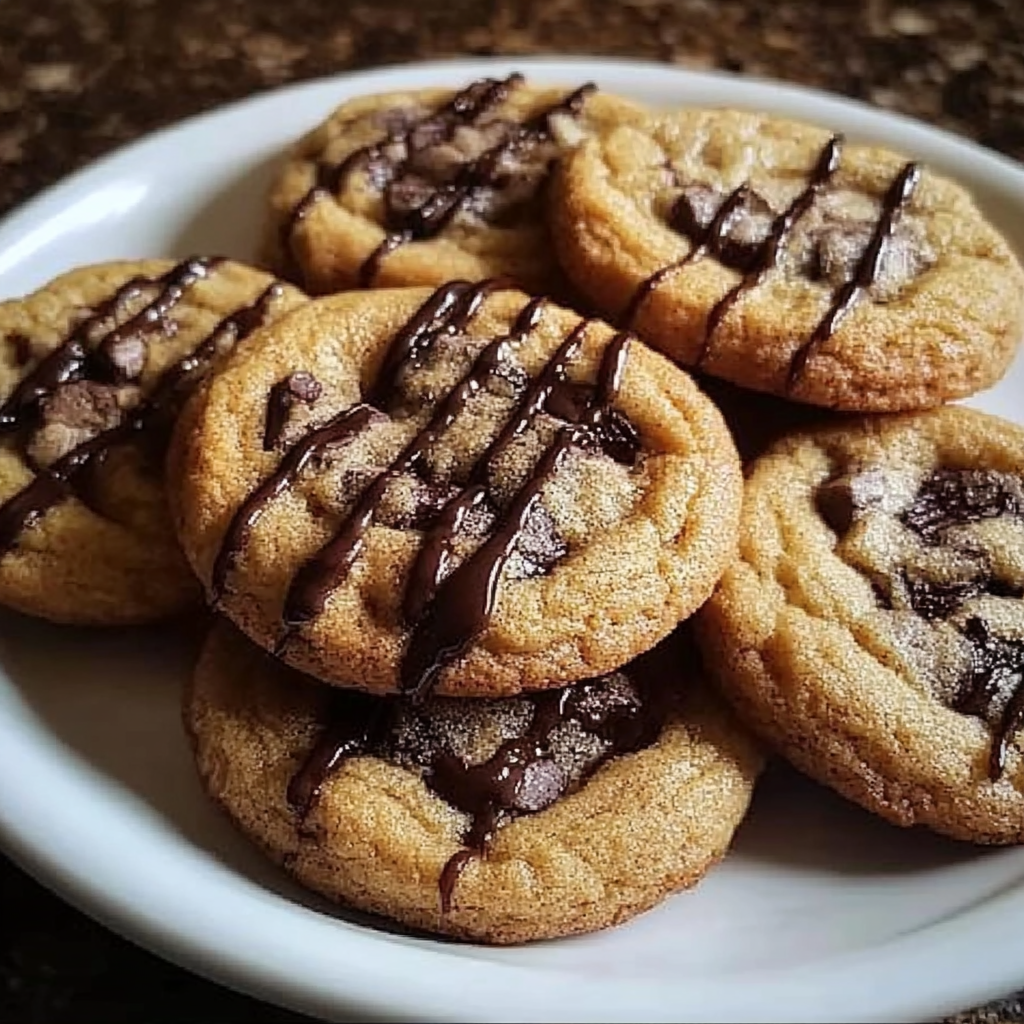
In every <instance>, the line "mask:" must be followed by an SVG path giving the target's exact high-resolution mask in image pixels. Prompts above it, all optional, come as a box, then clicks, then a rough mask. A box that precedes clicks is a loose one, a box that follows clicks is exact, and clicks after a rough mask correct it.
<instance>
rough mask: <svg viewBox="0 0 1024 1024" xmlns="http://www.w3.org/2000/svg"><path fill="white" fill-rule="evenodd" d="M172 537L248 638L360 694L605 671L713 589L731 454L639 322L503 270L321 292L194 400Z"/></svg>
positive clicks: (180, 449)
mask: <svg viewBox="0 0 1024 1024" xmlns="http://www.w3.org/2000/svg"><path fill="white" fill-rule="evenodd" d="M170 477H171V481H172V486H171V493H172V500H173V501H174V504H175V507H176V515H177V522H178V528H179V535H180V538H181V542H182V545H183V547H184V549H185V552H186V554H187V555H188V557H189V559H190V561H191V563H192V565H193V567H194V568H195V570H196V572H197V574H198V575H199V577H200V579H201V580H202V581H203V583H204V584H205V585H206V587H207V590H208V593H209V595H210V597H211V599H212V601H213V602H214V603H215V605H216V606H217V607H218V608H219V609H221V610H222V611H223V612H224V613H225V614H226V615H227V616H228V617H229V618H231V619H232V620H233V621H234V622H236V623H237V624H238V625H239V626H240V628H241V629H242V630H243V631H244V632H246V633H247V634H248V635H249V636H250V637H251V638H252V639H254V640H255V641H256V642H257V643H259V644H260V645H261V646H263V647H265V648H268V649H276V650H278V651H279V653H280V656H281V657H282V658H283V659H284V660H285V661H286V662H288V663H290V664H292V665H294V666H295V667H297V668H299V669H302V670H303V671H306V672H309V673H310V674H311V675H313V676H315V677H317V678H320V679H324V680H326V681H328V682H334V683H337V684H339V685H343V686H344V685H355V686H358V687H361V688H364V689H366V690H370V691H374V692H395V691H399V690H402V691H405V692H411V693H414V694H420V695H422V694H424V693H426V692H427V691H429V690H431V689H433V688H435V687H437V688H438V689H439V692H442V693H445V694H449V695H477V696H499V695H508V694H514V693H518V692H519V691H521V690H533V689H539V688H545V687H551V686H558V685H562V684H564V683H567V682H571V681H573V680H574V679H580V678H588V677H590V676H594V675H600V674H603V673H606V672H609V671H613V670H614V669H616V668H618V667H619V666H621V665H622V664H624V663H625V662H626V661H628V660H629V659H630V658H632V657H634V656H635V655H637V654H639V653H641V652H642V651H644V650H647V649H648V648H649V647H650V646H651V645H652V644H654V643H655V642H657V641H658V640H659V639H661V638H662V637H664V636H665V635H666V634H667V633H669V632H670V631H671V630H672V629H673V628H674V627H675V625H676V623H677V622H679V620H680V619H682V618H684V617H685V616H687V615H689V614H690V613H691V612H692V611H693V610H694V609H695V608H696V607H698V606H699V604H700V603H701V602H702V601H703V600H704V599H705V598H706V597H707V595H708V594H709V593H710V591H711V588H712V587H713V585H714V582H715V580H716V579H717V578H718V576H719V574H720V573H721V571H722V569H723V568H724V566H725V564H726V563H727V561H728V560H729V558H730V557H731V555H732V553H733V551H734V545H735V531H736V523H737V520H738V515H739V501H740V490H741V478H740V469H739V461H738V457H737V454H736V451H735V448H734V446H733V444H732V442H731V440H730V438H729V435H728V432H727V430H726V428H725V426H724V424H723V422H722V420H721V418H720V416H719V415H718V413H717V411H716V410H715V408H714V406H713V405H712V404H711V403H710V402H709V401H708V400H707V399H706V398H705V397H704V396H703V395H702V394H701V393H700V392H699V391H698V389H697V388H696V387H695V386H694V385H693V383H692V382H691V381H690V379H689V378H688V377H687V376H686V374H685V373H683V372H682V371H680V370H678V369H676V368H675V367H673V366H672V365H671V364H670V363H669V362H668V361H667V360H665V359H663V358H662V357H660V356H658V355H656V354H655V353H653V352H651V351H650V350H649V349H647V348H646V347H645V346H644V345H643V344H642V343H640V342H638V341H636V340H635V339H633V338H631V337H630V336H628V335H626V334H622V333H616V332H615V331H614V330H612V329H611V328H609V327H608V326H606V325H604V324H602V323H600V322H597V321H587V320H584V319H582V318H581V317H579V316H578V315H577V314H574V313H571V312H569V311H568V310H565V309H561V308H559V307H557V306H555V305H553V304H551V303H549V302H547V301H545V300H540V299H534V300H530V299H528V298H527V296H525V295H523V294H522V293H520V292H515V291H502V290H500V289H499V288H498V287H497V286H496V285H493V284H487V283H484V284H480V285H470V284H468V283H465V282H456V283H453V284H450V285H446V286H443V287H442V288H439V289H437V290H436V291H434V292H430V291H429V290H424V289H404V290H381V291H375V292H365V293H353V294H343V295H338V296H334V297H332V298H329V299H321V300H317V301H315V302H313V303H312V304H311V305H309V306H308V307H307V308H306V309H304V310H299V311H298V312H297V313H296V314H295V315H292V316H289V317H288V318H286V319H285V320H282V321H281V322H280V323H279V324H278V325H277V326H276V328H275V329H274V330H273V331H271V332H269V335H268V336H266V337H265V339H264V343H263V344H262V345H261V346H260V348H259V350H258V351H256V350H249V351H241V352H239V353H238V356H237V358H235V359H233V360H232V361H231V362H230V364H229V365H228V366H227V368H226V369H225V371H224V372H223V373H222V374H220V375H219V376H218V377H217V379H216V380H215V381H214V382H213V383H212V384H211V386H210V388H209V389H208V390H206V391H205V392H204V393H203V395H202V396H201V398H200V399H199V400H198V401H196V402H194V403H192V404H191V405H190V406H189V407H188V409H187V410H186V412H185V414H184V415H183V417H182V419H181V421H180V423H179V429H178V431H177V434H176V440H175V444H174V446H173V450H172V459H171V469H170Z"/></svg>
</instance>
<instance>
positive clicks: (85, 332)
mask: <svg viewBox="0 0 1024 1024" xmlns="http://www.w3.org/2000/svg"><path fill="white" fill-rule="evenodd" d="M218 262H219V260H217V259H214V258H208V259H190V260H185V261H184V262H182V263H179V264H177V266H175V267H172V268H171V269H170V270H169V271H168V272H167V273H166V274H164V275H163V276H162V277H159V278H157V279H155V280H151V279H149V278H145V277H135V278H132V279H131V280H130V281H127V282H125V284H123V285H121V287H120V288H118V289H117V291H116V292H114V294H113V295H112V296H111V297H110V298H109V299H107V300H106V301H105V302H104V303H102V304H101V305H100V307H99V308H98V309H97V310H96V311H95V312H94V313H93V314H92V315H91V316H89V317H88V318H86V319H85V320H83V321H81V322H80V323H79V324H77V325H76V326H75V328H74V329H73V330H72V332H71V334H70V335H68V337H67V338H66V339H65V341H64V342H63V343H62V344H61V345H60V346H58V347H57V348H55V349H54V350H53V351H52V352H50V353H48V354H47V355H46V356H45V358H43V359H42V360H41V361H40V362H39V364H38V365H37V366H36V367H35V369H34V370H32V371H31V372H30V373H28V374H27V375H26V376H25V377H23V378H22V380H21V381H20V382H19V383H18V385H17V387H15V388H14V390H13V391H12V392H11V393H10V394H9V395H8V396H7V399H6V400H5V401H4V403H3V405H0V431H11V430H17V429H18V428H19V427H21V426H23V425H24V423H25V421H26V418H27V417H29V416H31V415H32V414H33V413H34V411H35V409H36V408H37V407H38V405H39V402H40V401H41V400H42V399H43V398H46V397H47V396H48V395H51V394H53V392H54V391H56V390H57V388H59V387H61V386H62V385H63V384H70V383H73V382H74V381H78V380H82V379H83V378H84V377H86V376H87V372H86V371H87V369H89V363H90V362H91V361H93V360H94V359H95V356H94V355H93V353H92V352H91V350H90V344H89V342H90V338H91V335H92V332H93V331H94V330H95V329H96V328H97V327H98V326H100V325H101V324H102V323H103V321H104V320H107V319H108V318H109V317H111V316H114V315H116V313H117V311H118V310H119V309H120V308H122V306H123V305H124V304H125V303H126V302H129V301H130V300H131V299H133V298H135V297H136V296H137V295H139V293H140V292H142V291H143V290H144V289H147V288H151V287H157V288H159V289H160V291H159V292H158V294H157V295H156V296H155V297H154V298H153V299H151V300H150V301H149V302H148V303H147V304H146V305H145V306H144V307H143V308H142V309H141V310H139V312H138V313H136V314H135V315H134V316H133V317H131V318H130V319H129V320H127V321H125V323H123V324H122V325H121V326H120V327H116V328H114V329H113V330H112V331H110V332H108V333H107V335H106V337H105V338H104V340H103V342H101V343H100V345H101V347H102V346H104V345H106V346H107V348H108V349H109V347H110V346H109V345H107V343H108V342H109V341H110V340H111V338H113V339H114V340H115V341H116V340H121V339H123V338H126V337H127V336H129V335H130V334H133V333H149V332H151V331H153V330H156V329H159V327H160V323H161V321H162V318H163V317H164V316H165V315H166V314H167V313H168V312H169V311H170V310H171V308H173V306H174V305H175V304H176V303H178V302H179V301H180V300H181V298H182V297H183V296H184V294H185V292H186V291H187V290H188V289H189V288H190V287H191V286H192V285H193V284H195V283H196V282H197V281H199V280H200V279H201V278H204V277H206V276H207V274H208V273H209V272H210V270H211V269H213V267H214V266H216V264H217V263H218Z"/></svg>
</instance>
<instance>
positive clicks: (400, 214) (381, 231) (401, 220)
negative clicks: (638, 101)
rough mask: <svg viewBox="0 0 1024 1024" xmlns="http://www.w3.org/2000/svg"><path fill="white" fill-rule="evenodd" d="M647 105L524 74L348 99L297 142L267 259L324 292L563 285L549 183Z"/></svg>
mask: <svg viewBox="0 0 1024 1024" xmlns="http://www.w3.org/2000/svg"><path fill="white" fill-rule="evenodd" d="M644 116H645V112H644V111H643V110H642V108H639V107H637V106H634V105H633V104H631V103H628V102H627V101H625V100H621V99H618V98H616V97H613V96H607V95H605V94H603V93H599V92H597V90H596V89H595V88H594V86H592V85H583V86H581V87H579V88H576V89H548V88H544V89H542V88H534V87H532V86H528V85H527V84H526V82H525V81H524V79H523V76H522V75H518V74H514V75H510V76H509V77H508V78H505V79H500V80H499V79H490V78H488V79H482V80H480V81H477V82H473V83H471V84H470V85H468V86H466V87H465V88H462V89H459V90H457V91H455V90H451V89H423V90H417V91H413V92H396V93H386V94H383V95H376V96H363V97H359V98H357V99H353V100H349V101H348V102H346V103H343V104H342V105H341V106H340V107H339V108H338V109H337V110H335V111H334V113H332V114H331V116H330V117H329V118H328V119H327V121H325V122H324V124H322V125H321V126H320V127H319V128H317V129H315V130H314V131H312V132H311V133H309V134H308V135H306V136H305V137H304V138H303V139H302V140H301V141H300V142H299V143H298V144H297V145H296V147H295V149H294V151H293V152H292V153H291V155H290V157H289V159H288V160H287V162H286V163H285V165H284V167H283V169H282V171H281V174H280V176H279V177H278V179H277V181H276V182H275V184H274V186H273V188H272V191H271V196H270V211H271V212H270V220H269V226H268V231H267V251H268V258H269V260H270V262H271V264H272V265H273V266H275V267H276V268H278V269H279V270H280V271H281V272H282V273H284V274H285V275H286V276H290V277H293V278H294V279H295V280H297V281H299V282H301V283H302V284H303V285H304V286H305V287H306V288H307V289H308V290H309V291H311V292H312V293H314V294H324V293H327V292H332V291H338V290H340V289H343V288H352V287H360V286H362V287H366V286H369V285H379V286H390V285H403V284H407V285H412V284H419V285H426V284H442V283H444V282H445V281H451V280H455V279H456V278H466V279H468V280H471V281H477V280H481V279H483V278H488V277H496V276H505V277H508V278H510V279H511V280H513V281H514V282H516V283H517V284H518V285H520V286H521V287H523V288H525V289H526V290H527V291H532V292H537V293H544V294H562V290H563V283H562V281H561V280H560V279H561V274H560V271H559V270H558V265H557V263H556V262H555V258H554V254H553V252H552V249H551V242H550V239H549V238H548V232H547V226H546V217H545V212H544V203H543V199H544V192H545V188H546V183H547V179H548V177H549V174H550V170H551V167H552V165H553V164H554V163H555V162H556V161H557V160H558V159H559V157H560V156H561V155H562V154H564V153H566V152H568V151H569V150H571V149H572V148H573V147H574V146H575V145H577V144H578V143H579V141H580V140H581V139H582V138H584V137H586V136H587V135H588V134H590V133H592V132H594V131H598V130H603V129H607V128H608V127H609V126H610V125H611V124H614V123H618V122H625V121H639V120H642V119H643V117H644Z"/></svg>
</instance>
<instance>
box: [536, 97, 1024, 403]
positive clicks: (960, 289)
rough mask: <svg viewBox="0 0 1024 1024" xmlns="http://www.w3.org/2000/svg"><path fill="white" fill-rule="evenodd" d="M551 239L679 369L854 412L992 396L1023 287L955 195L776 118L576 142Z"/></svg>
mask: <svg viewBox="0 0 1024 1024" xmlns="http://www.w3.org/2000/svg"><path fill="white" fill-rule="evenodd" d="M552 220H553V238H554V240H555V243H556V246H557V248H558V253H559V258H560V259H561V261H562V263H563V265H564V267H565V269H566V271H567V273H568V274H569V276H570V278H571V279H572V280H573V282H574V283H575V284H576V285H577V286H578V287H579V289H580V290H581V291H583V292H584V293H585V294H586V295H587V296H588V297H589V298H590V299H591V300H592V301H593V302H594V303H595V304H597V305H598V308H600V309H601V310H602V311H603V312H604V313H605V314H606V315H607V316H608V317H609V318H610V319H612V320H613V321H614V322H616V323H622V324H623V326H629V327H631V328H632V329H635V330H636V331H637V332H638V333H639V334H640V335H641V337H643V338H644V339H645V340H646V341H648V342H649V343H650V344H652V345H654V346H655V347H656V348H659V349H661V350H662V351H664V352H666V353H668V354H669V355H671V356H672V357H673V358H674V359H675V360H677V361H678V362H680V363H681V364H683V365H685V366H691V367H698V368H700V369H701V370H704V371H705V372H707V373H709V374H712V375H714V376H717V377H722V378H725V379H727V380H730V381H732V382H734V383H736V384H739V385H741V386H743V387H746V388H751V389H753V390H757V391H766V392H770V393H773V394H777V395H782V396H785V397H789V398H793V399H796V400H799V401H802V402H808V403H811V404H814V405H820V406H826V407H829V408H834V409H840V410H846V411H854V412H886V411H888V412H895V411H904V410H914V409H921V408H930V407H933V406H936V405H939V404H941V403H943V402H946V401H949V400H951V399H955V398H960V397H963V396H965V395H969V394H971V393H973V392H976V391H978V390H980V389H982V388H985V387H987V386H989V385H990V384H992V383H994V382H995V381H996V380H998V379H999V378H1000V377H1001V376H1002V375H1003V373H1004V372H1005V371H1006V368H1007V367H1008V366H1009V364H1010V361H1011V359H1012V358H1013V354H1014V352H1015V350H1016V346H1017V343H1018V341H1019V339H1020V336H1021V323H1022V316H1024V304H1022V303H1024V299H1022V296H1024V274H1022V271H1021V267H1020V265H1019V264H1018V262H1017V260H1016V258H1015V257H1014V255H1013V253H1012V252H1011V250H1010V248H1009V246H1008V245H1007V243H1006V242H1005V241H1004V240H1003V238H1002V237H1001V236H1000V235H999V234H998V233H997V232H996V231H995V230H994V229H993V228H992V227H991V226H990V225H989V224H988V223H987V222H986V221H985V219H984V218H983V217H982V215H981V213H980V212H979V211H978V209H977V207H976V206H975V205H974V203H973V201H972V199H971V198H970V196H969V195H968V194H967V193H966V192H965V191H964V190H963V189H962V188H961V187H959V186H958V185H956V184H954V183H953V182H951V181H948V180H946V179H944V178H941V177H939V176H938V175H936V174H933V173H932V172H931V171H929V170H927V169H925V168H922V167H920V166H919V165H917V164H913V163H908V162H907V161H906V160H905V159H904V158H903V157H901V156H898V155H896V154H895V153H892V152H889V151H886V150H883V149H878V148H871V147H865V146H855V145H848V144H846V143H845V142H843V141H842V139H840V138H838V137H836V136H831V135H830V134H829V133H828V132H827V131H824V130H822V129H820V128H814V127H811V126H809V125H804V124H799V123H795V122H791V121H785V120H781V119H779V118H774V117H770V116H768V115H765V114H755V113H746V112H739V111H728V110H684V111H680V112H678V113H674V114H669V115H665V116H663V117H659V118H656V119H652V120H651V121H650V122H649V123H648V124H647V125H646V126H643V127H638V126H636V125H626V126H622V127H616V128H613V129H612V130H611V131H608V132H605V133H603V134H601V135H600V136H597V137H594V138H591V139H589V140H587V141H586V142H585V143H583V144H582V145H581V146H580V147H579V148H578V149H577V150H576V151H575V152H574V154H573V155H572V156H571V157H570V158H569V159H567V160H566V161H565V162H564V164H563V168H562V170H561V171H560V173H558V174H557V175H556V181H555V187H554V189H553V193H552Z"/></svg>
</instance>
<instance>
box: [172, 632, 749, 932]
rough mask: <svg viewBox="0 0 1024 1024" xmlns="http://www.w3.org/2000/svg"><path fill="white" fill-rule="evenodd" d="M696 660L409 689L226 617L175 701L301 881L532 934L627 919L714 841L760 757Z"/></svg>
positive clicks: (381, 907) (430, 918)
mask: <svg viewBox="0 0 1024 1024" xmlns="http://www.w3.org/2000/svg"><path fill="white" fill-rule="evenodd" d="M659 657H660V661H657V660H655V659H658V658H659ZM690 664H692V659H685V658H681V657H678V656H675V657H666V656H665V655H664V654H663V653H662V652H656V653H655V654H654V655H651V656H649V658H648V659H644V660H641V661H640V662H637V663H634V664H633V665H630V666H629V667H628V668H627V669H626V670H625V671H622V672H615V673H612V674H610V675H606V676H604V677H601V678H598V679H592V680H588V681H586V682H580V683H576V684H574V685H572V686H569V687H567V688H565V689H559V690H549V691H546V692H544V693H542V694H538V695H533V696H529V697H515V698H506V699H503V700H473V701H465V700H452V699H448V698H444V697H433V698H430V699H429V700H427V701H425V702H423V703H422V704H420V705H413V704H412V703H411V702H409V701H404V700H400V699H395V698H385V697H373V696H370V695H367V694H364V693H360V692H357V691H353V690H342V689H338V688H335V687H327V686H323V685H321V684H319V683H316V682H314V681H313V680H311V679H309V678H308V677H301V676H299V675H298V674H297V673H294V672H292V671H291V670H288V669H285V668H284V667H283V666H282V665H281V664H280V663H278V662H275V661H274V660H273V659H272V658H271V657H270V656H269V655H267V654H265V653H264V652H262V651H261V650H260V649H259V648H257V647H255V646H254V645H253V644H251V643H250V642H249V641H247V640H246V639H245V638H244V637H242V636H241V635H240V634H239V633H238V632H237V631H235V630H234V629H233V628H232V627H230V626H228V625H226V624H221V625H218V626H216V627H215V628H214V631H213V633H212V634H211V636H210V638H209V640H208V641H207V645H206V648H205V650H204V651H203V654H202V658H201V661H200V663H199V666H198V668H197V670H196V674H195V678H194V682H193V684H192V687H191V689H190V691H189V692H188V693H187V695H186V702H185V719H186V724H187V727H188V729H189V732H190V734H191V736H192V741H193V745H194V748H195V753H196V759H197V762H198V766H199V771H200V774H201V776H202V778H203V782H204V785H205V786H206V788H207V790H208V791H209V793H210V794H211V795H212V796H213V797H214V798H215V799H216V800H217V801H218V802H220V803H221V804H222V805H223V806H224V807H225V808H226V810H227V811H228V813H229V814H230V815H231V817H232V818H233V819H234V820H235V821H236V822H237V824H238V825H239V826H240V827H241V828H242V830H243V831H245V832H246V833H247V834H249V835H250V836H251V837H252V838H253V839H255V840H256V841H257V842H258V843H259V844H260V845H261V846H262V847H263V848H264V849H265V850H266V851H267V853H269V854H270V856H271V857H272V858H273V859H274V860H276V861H279V862H280V863H282V864H283V865H284V866H285V868H287V869H288V870H289V871H290V872H291V873H292V874H294V875H295V877H296V878H298V880H299V881H300V882H302V883H304V884H305V885H307V886H309V887H310V888H312V889H315V890H318V891H320V892H321V893H324V894H325V895H327V896H329V897H331V898H332V899H336V900H339V901H342V902H345V903H349V904H351V905H353V906H355V907H357V908H360V909H362V910H367V911H372V912H374V913H377V914H382V915H384V916H386V917H389V918H393V919H394V920H396V921H400V922H402V923H403V924H405V925H408V926H412V927H414V928H422V929H426V930H429V931H433V932H439V933H442V934H446V935H453V936H457V937H460V938H467V939H476V940H480V941H483V942H492V943H512V942H525V941H528V940H531V939H540V938H546V937H554V936H558V935H567V934H572V933H575V932H584V931H594V930H596V929H599V928H605V927H608V926H609V925H613V924H618V923H620V922H622V921H625V920H626V919H627V918H630V917H632V916H633V915H634V914H637V913H639V912H641V911H643V910H646V909H647V908H648V907H651V906H653V905H654V904H656V903H658V902H660V901H661V900H662V899H664V898H665V897H666V896H668V895H669V894H670V893H672V892H675V891H677V890H679V889H682V888H686V887H689V886H692V885H694V884H696V882H698V881H699V879H700V878H701V877H702V876H703V875H704V873H705V872H706V871H707V870H708V869H709V868H710V867H711V866H712V865H713V864H714V863H715V862H716V861H718V860H719V859H720V858H721V857H722V856H723V855H724V853H725V851H726V849H727V848H728V846H729V844H730V842H731V840H732V835H733V832H734V831H735V829H736V827H737V825H738V824H739V823H740V821H741V819H742V818H743V816H744V814H745V813H746V810H747V806H748V803H749V801H750V796H751V792H752V789H753V785H754V781H755V779H756V777H757V774H758V772H759V770H760V767H761V756H760V754H759V752H758V751H757V749H756V747H755V746H754V744H753V743H752V741H751V740H749V739H748V738H747V736H746V735H745V734H744V733H743V731H742V730H741V729H740V728H739V727H738V726H737V725H736V724H735V722H734V721H733V720H732V719H731V716H730V715H729V713H728V712H727V710H726V708H725V707H724V706H723V704H722V703H721V702H720V700H718V699H716V698H715V697H713V696H712V694H711V693H710V692H709V690H708V689H707V688H706V687H705V685H704V684H703V683H702V682H701V680H700V679H699V678H698V677H697V676H696V675H695V674H694V673H693V672H692V671H687V670H684V669H683V668H682V666H684V665H690Z"/></svg>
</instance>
